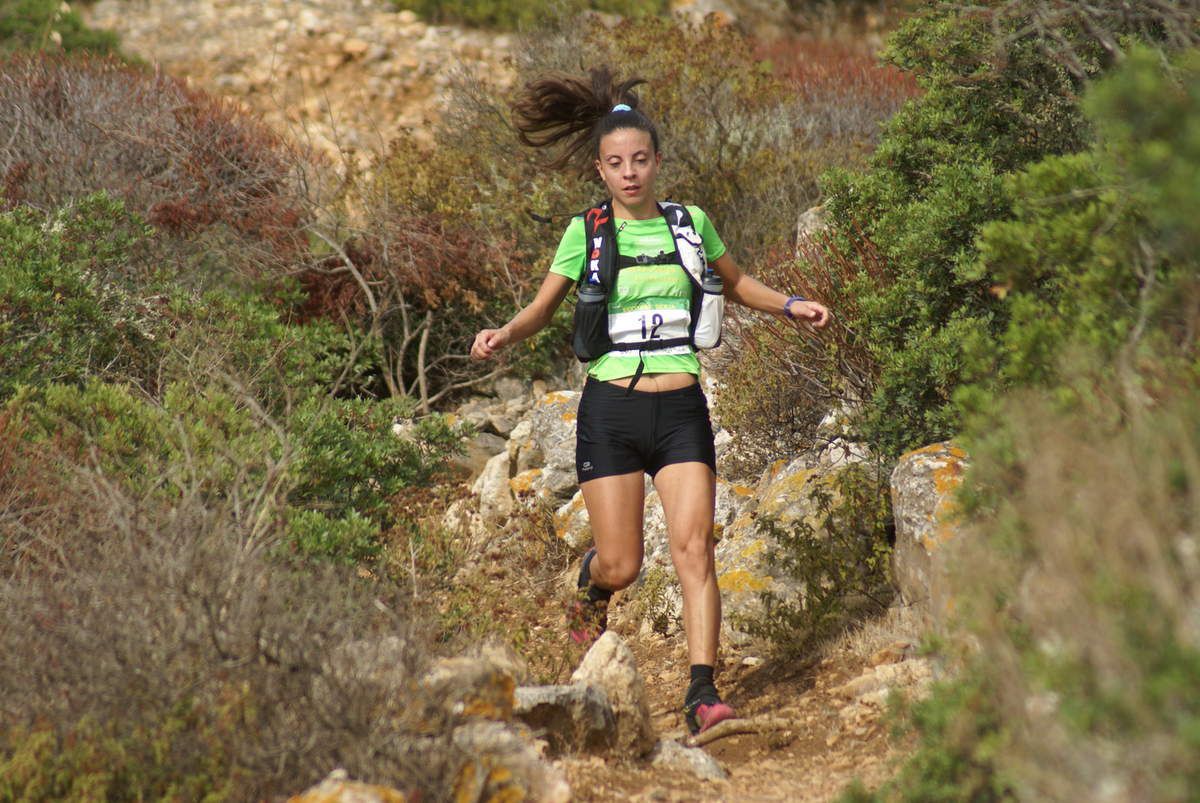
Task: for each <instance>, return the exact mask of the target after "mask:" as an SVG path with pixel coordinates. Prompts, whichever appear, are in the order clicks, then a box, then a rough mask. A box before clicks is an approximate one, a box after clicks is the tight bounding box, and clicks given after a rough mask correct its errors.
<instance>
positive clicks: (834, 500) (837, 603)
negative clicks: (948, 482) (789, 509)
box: [740, 464, 892, 654]
mask: <svg viewBox="0 0 1200 803" xmlns="http://www.w3.org/2000/svg"><path fill="white" fill-rule="evenodd" d="M878 477H879V472H878V471H877V469H876V468H875V467H869V466H866V465H863V464H852V465H849V466H846V467H845V468H843V469H840V470H839V471H837V472H835V473H833V474H830V475H828V476H827V477H825V478H822V479H821V480H819V481H817V483H816V487H815V488H814V490H813V492H812V495H811V497H810V498H811V500H812V502H813V505H814V511H813V513H812V515H811V516H806V517H804V518H802V519H799V520H797V521H795V522H789V523H788V524H786V525H785V524H781V523H780V522H778V521H773V520H770V519H763V518H760V519H759V526H760V527H762V528H763V529H764V530H765V531H766V533H767V534H768V536H769V537H770V538H771V539H772V540H773V541H774V542H775V545H776V546H775V548H774V550H773V551H772V553H771V554H772V571H773V572H774V573H776V574H777V576H781V577H785V578H787V579H788V580H790V581H792V582H794V583H799V584H800V585H801V588H802V591H801V592H800V595H799V598H798V599H794V600H793V599H788V598H785V597H783V596H780V595H779V594H776V593H775V592H772V591H765V592H762V593H761V594H760V597H761V600H762V604H763V611H762V613H761V614H758V615H756V616H755V617H753V618H750V619H749V620H747V621H744V622H741V623H740V626H742V627H744V628H745V629H746V630H747V632H749V633H750V634H751V635H754V636H758V637H760V638H762V639H764V640H766V641H767V642H768V643H770V644H771V646H772V647H773V648H774V649H776V650H778V651H779V652H781V653H783V654H796V653H799V652H801V651H803V650H805V649H806V648H808V647H810V646H812V645H813V644H814V643H816V642H819V641H821V640H822V639H826V638H828V637H830V636H832V635H834V634H836V633H838V632H841V631H842V630H844V629H845V628H846V626H847V625H849V624H851V623H852V622H854V621H856V620H858V619H861V618H863V617H864V616H867V615H870V614H877V613H880V612H882V611H884V610H886V609H887V606H888V603H889V602H890V601H891V596H892V590H891V586H890V584H889V581H888V570H889V560H890V557H891V547H890V546H889V543H888V532H887V525H888V522H889V521H890V519H891V506H890V504H889V497H888V494H887V491H886V488H885V487H884V486H883V485H881V483H880V481H879V479H878Z"/></svg>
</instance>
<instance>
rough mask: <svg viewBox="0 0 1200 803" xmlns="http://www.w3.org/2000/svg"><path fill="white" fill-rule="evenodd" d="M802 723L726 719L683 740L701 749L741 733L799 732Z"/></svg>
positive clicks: (766, 719)
mask: <svg viewBox="0 0 1200 803" xmlns="http://www.w3.org/2000/svg"><path fill="white" fill-rule="evenodd" d="M803 727H804V723H803V722H801V721H800V720H797V719H784V718H783V717H754V718H752V719H727V720H725V721H724V722H719V723H717V724H716V725H713V726H712V727H711V728H709V729H708V730H706V731H704V732H703V733H698V734H696V735H695V736H689V737H688V738H687V739H685V740H684V742H683V743H684V744H685V745H687V746H688V747H703V746H704V745H706V744H709V743H711V742H715V741H716V740H717V739H724V738H725V737H726V736H737V735H739V734H743V733H770V732H772V731H785V730H800V729H801V728H803Z"/></svg>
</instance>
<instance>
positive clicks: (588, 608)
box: [567, 547, 608, 644]
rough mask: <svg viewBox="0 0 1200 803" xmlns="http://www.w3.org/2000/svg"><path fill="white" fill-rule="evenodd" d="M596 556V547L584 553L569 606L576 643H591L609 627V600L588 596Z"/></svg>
mask: <svg viewBox="0 0 1200 803" xmlns="http://www.w3.org/2000/svg"><path fill="white" fill-rule="evenodd" d="M595 556H596V548H595V547H592V548H590V549H589V550H588V551H587V552H585V553H584V554H583V561H582V562H581V564H580V567H579V580H578V582H577V591H576V595H575V599H574V600H572V601H571V604H570V605H569V606H568V607H567V626H568V628H569V629H570V632H571V640H572V641H574V642H575V643H576V644H590V643H591V642H593V641H595V640H596V639H598V638H600V636H601V634H603V633H604V631H605V629H606V628H607V627H608V600H607V599H597V600H593V599H591V598H589V596H588V589H590V588H591V585H592V575H591V572H590V571H589V565H590V564H591V562H592V558H593V557H595Z"/></svg>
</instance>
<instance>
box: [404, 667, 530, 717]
mask: <svg viewBox="0 0 1200 803" xmlns="http://www.w3.org/2000/svg"><path fill="white" fill-rule="evenodd" d="M421 688H422V690H423V691H424V692H425V693H426V694H427V695H428V696H429V697H430V698H431V699H433V700H436V701H438V702H439V703H440V705H441V707H442V709H443V710H444V711H445V712H446V713H447V714H450V715H452V716H455V717H481V718H483V719H493V720H501V721H508V720H510V719H512V714H513V704H514V703H513V694H514V690H515V689H516V681H515V679H514V678H513V673H512V670H511V668H510V667H507V666H505V665H504V664H503V663H502V662H500V661H495V660H489V659H488V658H486V657H483V656H480V657H478V658H468V657H457V658H444V659H442V660H441V661H438V662H437V663H436V664H434V665H433V667H432V668H431V669H430V670H429V672H428V673H426V675H425V676H424V677H423V678H422V679H421Z"/></svg>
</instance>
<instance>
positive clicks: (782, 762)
mask: <svg viewBox="0 0 1200 803" xmlns="http://www.w3.org/2000/svg"><path fill="white" fill-rule="evenodd" d="M81 11H82V13H83V14H84V15H85V17H86V18H87V19H88V22H89V24H90V25H92V26H94V27H100V28H108V29H111V30H114V31H116V32H118V33H119V34H120V36H121V40H122V45H123V48H124V49H125V51H126V52H128V53H130V54H132V55H136V56H138V57H140V58H142V59H144V60H146V61H147V62H150V63H152V64H155V65H158V66H159V67H160V68H161V69H162V70H163V71H164V72H166V73H168V74H170V75H174V76H176V77H179V78H183V79H186V80H187V81H188V82H190V83H191V84H193V85H195V86H198V87H200V88H203V89H205V90H207V91H209V92H211V93H214V94H217V95H221V96H225V97H228V98H230V99H233V100H235V101H237V102H240V103H243V104H245V105H246V106H247V107H248V108H250V109H251V110H253V111H254V112H256V113H258V114H259V115H261V116H262V118H263V119H264V120H265V122H266V123H268V124H269V125H271V126H272V127H274V128H276V129H277V130H279V131H281V132H283V133H285V134H287V135H289V136H291V137H293V138H297V139H299V140H301V141H304V142H307V143H309V144H312V145H314V146H315V147H316V148H317V149H318V150H320V151H324V152H325V153H327V154H330V155H334V156H338V155H343V156H344V155H345V154H346V152H347V151H350V152H355V153H359V154H366V153H370V152H373V151H379V150H381V149H382V148H384V147H386V144H387V143H388V142H389V141H390V140H391V139H393V138H394V137H396V136H397V135H398V134H400V133H401V132H404V131H408V132H411V133H413V134H415V135H416V136H418V137H422V136H427V134H428V125H429V123H430V122H431V121H434V120H436V119H437V118H438V116H439V114H440V113H441V103H442V100H443V94H442V93H443V90H444V89H445V87H446V86H447V85H448V84H449V82H450V80H451V76H452V74H453V72H454V71H455V70H457V69H460V68H461V67H463V66H465V67H468V68H470V69H473V70H481V71H483V72H484V73H485V74H487V75H489V76H490V77H491V78H492V79H493V80H496V81H498V82H504V81H508V80H511V73H510V70H509V68H508V67H507V66H506V59H507V57H508V53H509V47H510V39H509V37H507V36H505V35H498V34H494V33H489V32H480V31H468V30H461V29H457V28H453V27H448V26H431V25H427V24H425V23H424V22H422V21H421V20H419V19H418V18H417V17H416V16H415V15H413V14H412V13H411V12H396V11H395V10H394V9H393V8H392V6H391V5H390V4H389V3H388V2H387V1H386V0H324V2H319V3H318V2H285V1H284V0H267V2H245V1H244V0H99V2H97V3H95V4H94V5H92V6H88V7H84V8H83V9H81ZM500 574H503V572H501V573H500ZM565 577H566V575H565V574H564V578H565ZM492 582H496V583H503V582H505V580H504V578H503V577H502V576H495V577H493V578H492ZM520 587H521V584H520V583H519V582H518V583H517V584H516V586H515V588H520ZM621 604H622V603H621V600H620V597H618V606H617V608H616V610H615V614H616V615H615V616H614V622H615V625H614V629H615V630H617V631H618V633H620V634H621V635H622V636H623V638H625V640H626V641H627V643H628V644H629V646H630V647H631V648H632V649H633V652H634V654H635V655H636V657H637V662H638V667H639V670H640V672H641V674H642V677H643V678H644V679H645V683H646V688H647V693H648V695H649V703H650V710H651V713H652V715H653V718H654V724H655V727H656V729H657V730H658V732H659V734H660V735H661V736H664V737H668V738H678V739H680V740H682V739H683V736H684V725H683V721H682V716H681V714H680V712H679V704H680V702H681V700H682V696H683V692H684V686H685V671H686V652H685V646H684V642H683V638H682V636H681V635H680V634H677V633H676V634H674V635H672V636H663V635H660V634H658V633H655V632H653V631H652V630H651V629H650V628H648V627H646V626H641V625H640V623H638V622H635V621H633V620H632V619H631V618H630V617H626V621H625V622H624V623H623V621H622V617H621V615H620V611H621ZM552 607H553V606H546V605H544V603H543V602H542V601H540V600H538V601H533V602H531V604H530V605H525V606H521V605H518V606H517V608H518V609H524V610H528V609H529V608H537V609H540V610H541V614H539V617H538V618H539V619H542V620H543V621H540V622H538V623H537V624H535V625H534V628H533V629H534V631H535V632H540V633H542V634H543V635H542V638H544V639H550V640H553V639H554V638H555V637H556V635H555V634H557V633H559V632H561V631H560V628H561V627H562V622H561V617H560V616H559V614H558V613H557V612H556V610H551V608H552ZM913 632H914V630H913V628H912V627H911V623H910V622H908V621H907V620H906V617H905V614H904V613H903V612H902V611H899V612H897V611H893V612H892V613H890V614H889V615H888V616H887V617H885V618H884V619H883V620H881V621H880V622H878V623H875V624H873V625H870V626H869V627H868V628H867V629H866V631H865V632H864V633H862V634H860V635H858V636H857V637H855V638H849V639H845V640H843V642H841V643H839V644H836V645H833V646H831V647H828V648H827V649H825V650H823V651H822V652H821V653H820V654H814V655H813V656H811V657H808V658H806V659H798V660H790V661H785V660H780V659H773V658H770V657H769V656H767V655H765V654H760V653H758V652H754V651H752V650H750V649H749V648H732V647H726V648H725V652H724V656H723V659H722V666H721V668H720V672H719V676H718V677H719V683H720V686H721V688H722V690H723V692H724V694H725V695H726V697H727V699H728V700H729V701H730V702H731V703H732V704H734V705H735V707H736V708H737V710H738V711H739V713H740V714H741V715H743V716H745V717H751V718H754V717H759V716H763V717H774V718H777V719H782V720H787V721H788V722H789V723H791V724H790V725H789V726H788V727H786V728H784V729H782V730H769V731H766V732H762V733H752V734H741V735H734V736H729V737H726V738H723V739H719V740H717V741H714V742H712V743H710V744H708V745H706V746H705V747H704V750H706V752H707V753H708V754H709V755H710V756H712V757H713V758H715V759H716V761H717V763H718V764H719V765H720V768H721V770H722V771H723V773H724V774H725V776H726V778H725V779H724V780H713V779H703V778H700V777H698V776H697V775H696V774H694V773H692V772H689V771H686V770H679V769H670V768H666V767H662V766H655V765H651V764H649V763H647V762H645V761H620V760H614V759H611V758H610V759H604V758H601V757H597V756H584V755H578V756H569V757H566V758H562V759H559V760H558V762H557V763H558V764H559V766H560V767H561V769H562V770H563V771H564V772H565V774H566V776H567V778H568V780H569V781H570V784H571V788H572V799H574V800H580V801H606V800H618V799H628V800H634V801H701V800H703V801H826V800H831V799H834V798H836V796H837V795H838V793H839V792H840V791H841V790H842V789H843V788H844V787H845V786H846V785H847V784H848V783H849V782H850V781H852V780H853V779H855V778H859V779H861V780H863V781H864V782H865V783H866V784H867V785H868V786H873V785H875V784H877V783H878V782H880V781H881V780H882V779H883V778H885V777H886V776H887V774H888V773H889V771H890V765H891V763H892V760H893V759H894V758H895V757H896V755H897V754H898V752H901V751H902V749H903V745H899V744H896V743H895V742H894V741H893V740H892V738H891V737H890V736H889V728H888V725H887V723H886V716H885V714H884V711H885V708H886V697H887V694H888V692H889V689H891V688H901V689H905V690H908V691H911V690H915V689H919V688H920V687H922V686H923V685H924V684H925V683H927V681H928V676H929V668H928V666H927V665H926V664H925V663H924V661H923V660H921V659H915V658H913V656H912V644H913V638H914V637H913V635H912V634H913ZM528 648H529V649H537V643H536V642H535V643H532V644H530V645H528ZM566 673H567V674H569V669H568V670H567V671H566Z"/></svg>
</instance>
